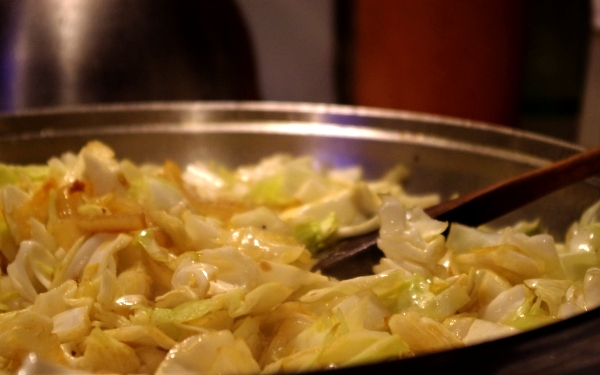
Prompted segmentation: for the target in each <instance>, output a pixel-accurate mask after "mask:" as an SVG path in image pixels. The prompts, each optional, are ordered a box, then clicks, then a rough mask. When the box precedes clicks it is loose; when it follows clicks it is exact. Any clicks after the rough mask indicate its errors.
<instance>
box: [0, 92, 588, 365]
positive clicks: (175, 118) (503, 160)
mask: <svg viewBox="0 0 600 375" xmlns="http://www.w3.org/2000/svg"><path fill="white" fill-rule="evenodd" d="M91 139H98V140H101V141H103V142H106V143H107V144H109V145H110V146H111V147H112V148H113V149H114V150H115V151H116V153H117V155H118V156H119V157H126V158H130V159H131V160H133V161H136V162H144V161H153V162H162V161H163V160H164V159H165V158H170V159H172V160H175V161H177V162H180V163H186V162H189V161H192V160H195V159H214V160H218V161H220V162H223V163H225V164H228V165H231V166H235V165H239V164H244V163H250V162H254V161H257V160H258V159H259V158H261V157H263V156H267V155H270V154H273V153H276V152H286V153H291V154H295V155H302V154H311V155H314V156H316V157H318V158H319V159H320V160H322V161H324V162H326V163H329V164H332V165H335V166H342V165H350V164H360V165H362V166H363V167H364V169H365V171H366V172H367V175H368V176H371V177H376V176H378V175H380V174H381V173H383V172H384V171H385V170H387V169H388V168H390V167H392V166H393V165H395V164H396V163H403V164H405V165H406V166H407V167H408V168H409V169H410V170H411V172H412V174H411V177H410V179H409V181H408V183H407V184H406V189H407V190H408V191H411V192H440V193H441V194H442V198H446V197H448V196H450V195H452V194H454V193H461V192H466V191H469V190H472V189H474V188H476V187H479V186H483V185H486V184H489V183H491V182H493V181H496V180H499V179H502V178H506V177H509V176H511V175H515V174H517V173H520V172H523V171H525V170H528V169H531V168H535V167H538V166H541V165H543V164H545V163H548V162H550V161H552V160H557V159H560V158H564V157H566V156H568V155H571V154H573V153H575V152H578V151H580V150H581V148H580V147H578V146H576V145H573V144H569V143H566V142H562V141H558V140H555V139H550V138H547V137H542V136H538V135H534V134H529V133H524V132H520V131H516V130H512V129H508V128H502V127H499V126H490V125H486V124H481V123H474V122H470V121H465V120H459V119H451V118H443V117H437V116H431V115H423V114H415V113H409V112H398V111H384V110H374V109H366V108H357V107H343V106H331V105H313V104H285V103H238V102H212V103H211V102H207V103H153V104H129V105H110V106H91V107H78V108H71V109H53V110H38V111H31V112H23V113H19V114H11V115H0V161H1V162H4V163H35V162H44V161H46V159H47V158H49V157H50V156H53V155H57V154H60V153H62V152H64V151H67V150H72V151H77V150H78V149H79V148H80V147H81V146H82V145H84V144H85V143H86V142H87V141H89V140H91ZM598 199H600V183H599V182H598V180H597V179H596V178H593V179H589V180H588V181H586V182H584V183H579V184H576V185H574V186H571V187H569V188H567V189H563V190H562V191H559V192H556V193H554V194H552V195H551V196H549V197H547V198H544V199H542V200H540V201H537V202H534V203H532V204H530V205H528V206H526V207H525V208H523V209H521V210H519V211H518V212H514V213H512V214H510V215H507V216H505V217H503V218H500V219H498V220H497V221H496V222H494V223H492V224H495V225H503V224H508V223H511V222H514V221H516V220H518V219H535V218H538V217H539V218H540V219H541V222H542V225H543V226H544V227H545V228H547V230H548V231H549V232H550V233H552V234H554V235H555V236H557V237H558V239H561V236H562V234H563V233H564V232H565V230H566V229H567V227H568V225H570V223H572V222H573V221H574V220H576V219H577V218H578V217H579V216H580V214H581V212H582V211H583V210H584V209H585V208H586V207H587V206H589V205H590V204H592V203H594V202H595V201H596V200H598ZM591 369H597V370H599V371H600V311H591V312H588V313H586V314H583V315H581V316H578V317H575V318H572V319H570V320H567V321H564V322H562V323H559V324H555V325H552V326H548V327H545V328H542V329H538V330H535V331H531V332H527V333H524V334H521V335H517V336H514V337H510V338H506V339H502V340H498V341H495V342H490V343H486V344H481V345H476V346H473V347H469V348H465V349H460V350H453V351H450V352H442V353H437V354H432V355H426V356H421V357H416V358H412V359H408V360H402V361H392V362H387V363H382V364H376V365H370V366H367V368H364V367H358V368H350V369H339V370H334V373H338V372H339V373H364V372H366V371H373V372H377V373H383V372H388V371H389V372H397V373H402V374H411V373H419V374H422V373H423V372H424V371H425V372H427V371H429V370H430V371H435V372H440V373H441V372H443V373H455V372H456V373H463V374H464V373H487V374H574V373H587V372H585V371H591Z"/></svg>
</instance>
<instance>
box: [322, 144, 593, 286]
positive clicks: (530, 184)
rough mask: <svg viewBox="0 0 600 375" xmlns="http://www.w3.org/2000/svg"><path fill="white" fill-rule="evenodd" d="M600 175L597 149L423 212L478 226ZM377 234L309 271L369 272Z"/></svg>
mask: <svg viewBox="0 0 600 375" xmlns="http://www.w3.org/2000/svg"><path fill="white" fill-rule="evenodd" d="M597 173H600V146H599V147H596V148H593V149H590V150H587V151H584V152H582V153H579V154H576V155H574V156H571V157H569V158H566V159H563V160H561V161H558V162H556V163H552V164H550V165H548V166H546V167H543V168H539V169H536V170H533V171H531V172H527V173H524V174H521V175H519V176H516V177H513V178H510V179H508V180H504V181H501V182H498V183H496V184H492V185H490V186H487V187H485V188H483V189H479V190H476V191H474V192H471V193H468V194H465V195H462V196H459V197H458V198H456V199H452V200H449V201H446V202H442V203H440V204H438V205H436V206H433V207H430V208H428V209H426V210H425V212H426V213H427V214H428V215H429V216H431V217H432V218H434V219H437V220H441V221H448V222H457V223H461V224H465V225H470V226H479V225H482V224H485V223H487V222H489V221H491V220H493V219H496V218H498V217H500V216H502V215H504V214H507V213H509V212H511V211H514V210H516V209H517V208H519V207H522V206H524V205H526V204H527V203H530V202H533V201H535V200H536V199H539V198H541V197H543V196H545V195H548V194H550V193H552V192H554V191H556V190H559V189H561V188H563V187H566V186H569V185H571V184H574V183H575V182H578V181H581V180H583V179H585V178H587V177H590V176H592V175H594V174H597ZM378 237H379V233H378V232H373V233H367V234H365V235H362V236H359V237H354V238H348V239H346V240H344V241H342V242H340V243H338V244H337V245H336V246H335V248H333V249H331V252H329V253H328V255H327V256H325V257H323V258H322V259H321V260H319V261H318V262H317V264H315V266H314V267H313V270H315V271H316V270H321V272H322V273H323V274H325V275H329V276H333V277H336V278H338V279H346V278H350V277H356V276H361V275H367V274H370V273H372V267H373V265H375V264H377V263H378V262H379V259H380V258H381V257H382V256H383V253H382V252H381V250H379V249H378V248H377V238H378Z"/></svg>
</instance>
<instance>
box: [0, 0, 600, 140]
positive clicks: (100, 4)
mask: <svg viewBox="0 0 600 375" xmlns="http://www.w3.org/2000/svg"><path fill="white" fill-rule="evenodd" d="M594 9H595V6H594V0H591V1H590V0H568V1H567V0H545V1H535V0H454V1H445V0H419V1H415V0H395V1H388V0H286V1H280V0H237V1H235V0H231V1H227V0H220V1H202V0H197V1H191V0H189V1H186V0H173V1H156V0H154V1H152V0H0V110H1V111H4V112H11V111H19V110H23V109H27V108H36V107H47V106H66V105H75V104H89V103H101V102H138V101H157V100H158V101H164V100H270V101H299V102H319V103H341V104H351V105H364V106H374V107H382V108H393V109H404V110H413V111H420V112H429V113H436V114H442V115H449V116H456V117H462V118H468V119H473V120H476V121H484V122H490V123H494V124H498V125H499V126H506V127H512V128H519V129H525V130H529V131H534V132H537V133H541V134H546V135H550V136H553V137H558V138H561V139H565V140H568V141H575V142H580V143H582V144H585V145H587V146H591V145H593V144H597V143H600V77H599V74H600V65H599V63H598V60H600V56H596V55H600V47H598V46H599V45H600V43H598V42H597V39H598V32H597V31H595V28H594V22H593V20H594V14H595V12H594Z"/></svg>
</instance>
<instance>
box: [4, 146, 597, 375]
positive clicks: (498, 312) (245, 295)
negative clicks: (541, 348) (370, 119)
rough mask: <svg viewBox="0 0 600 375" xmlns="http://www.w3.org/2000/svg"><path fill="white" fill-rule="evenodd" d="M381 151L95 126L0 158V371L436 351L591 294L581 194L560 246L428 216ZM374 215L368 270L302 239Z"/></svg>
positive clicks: (316, 364)
mask: <svg viewBox="0 0 600 375" xmlns="http://www.w3.org/2000/svg"><path fill="white" fill-rule="evenodd" d="M407 173H408V172H407V170H406V168H404V167H402V166H397V167H395V168H393V169H392V170H391V171H390V172H388V173H387V174H386V175H384V176H382V177H381V178H380V179H378V180H373V181H367V180H365V178H364V176H363V172H362V169H361V168H360V167H358V166H353V167H349V168H343V169H341V168H328V167H327V166H324V165H321V164H319V163H318V161H317V160H315V159H313V158H311V157H292V156H290V155H283V154H281V155H274V156H272V157H269V158H265V159H263V160H261V161H259V162H257V163H256V164H254V165H245V166H240V167H237V168H235V169H230V168H227V167H225V166H222V165H219V164H218V163H216V162H213V161H195V162H193V163H190V164H189V165H187V166H185V167H183V168H180V167H179V166H178V165H177V164H175V163H174V162H172V161H165V163H164V164H163V165H151V164H148V165H135V164H134V163H132V162H130V161H128V160H118V159H116V156H115V154H114V152H113V151H112V150H111V149H110V148H109V147H108V146H107V145H104V144H102V143H99V142H90V143H89V144H88V145H86V146H85V147H84V148H83V149H82V150H81V151H80V152H79V153H77V154H75V153H66V154H64V155H62V156H60V157H55V158H52V159H50V160H49V161H48V163H47V164H46V165H34V166H11V165H0V266H1V267H0V271H1V274H0V372H3V371H6V372H16V371H18V370H19V369H20V368H22V369H24V371H25V372H23V373H24V374H25V373H28V374H30V373H35V372H36V371H37V372H48V373H60V372H62V373H90V372H97V373H107V372H111V373H156V374H172V373H177V374H180V373H189V374H192V373H193V374H234V373H235V374H237V373H248V374H252V373H279V372H299V371H311V370H317V369H326V368H335V367H340V366H353V365H359V364H365V363H373V362H378V361H385V360H391V359H399V358H404V357H410V356H414V355H419V354H423V353H431V352H437V351H441V350H448V349H452V348H459V347H463V346H465V345H473V344H477V343H479V342H483V341H489V340H494V339H497V338H500V337H505V336H508V335H513V334H516V333H519V332H522V331H525V330H529V329H533V328H536V327H539V326H541V325H545V324H550V323H552V322H556V321H559V320H561V319H565V318H568V317H570V316H572V315H574V314H578V313H581V312H584V311H587V310H590V309H593V308H596V307H597V306H599V305H600V264H599V262H600V261H599V259H598V255H597V253H598V250H599V249H600V242H599V241H600V240H599V238H600V222H599V221H598V210H600V203H598V204H596V205H594V206H592V207H590V208H589V209H588V210H587V211H586V212H585V213H583V215H582V217H581V219H580V220H579V221H578V222H576V223H574V224H573V226H572V227H571V228H570V229H569V231H568V232H567V234H566V240H565V242H564V243H560V244H558V243H555V241H554V239H553V238H552V237H551V236H549V235H547V234H543V233H539V230H538V226H537V222H527V223H525V222H520V223H516V224H515V225H514V226H511V227H508V228H504V229H502V230H499V231H492V230H490V229H483V228H469V227H466V226H464V225H460V224H453V225H452V226H451V227H450V229H449V234H448V236H447V238H445V237H444V235H443V233H444V232H445V231H446V230H447V228H448V223H445V222H440V221H437V220H433V219H431V218H429V217H428V216H427V215H426V214H425V212H424V211H423V208H424V207H426V206H428V205H432V204H435V203H437V202H438V201H439V197H437V195H435V194H427V195H417V196H411V195H409V194H407V193H406V192H405V191H404V190H403V188H402V185H401V180H402V179H403V178H405V177H406V176H407ZM376 229H379V231H380V238H379V241H378V246H379V247H380V249H381V250H382V251H383V252H384V254H385V257H384V258H382V260H381V262H380V263H379V264H378V265H376V266H375V267H374V269H373V271H374V274H373V275H366V276H362V277H357V278H354V279H349V280H335V279H333V278H330V277H326V276H324V275H321V274H320V273H314V272H311V271H310V269H311V267H312V265H313V264H314V263H315V259H314V257H313V255H314V254H315V253H318V252H319V251H320V250H321V249H322V248H324V247H326V246H328V245H329V244H331V243H333V242H336V241H339V240H341V239H343V238H345V237H349V236H354V235H358V234H362V233H366V232H369V231H372V230H376Z"/></svg>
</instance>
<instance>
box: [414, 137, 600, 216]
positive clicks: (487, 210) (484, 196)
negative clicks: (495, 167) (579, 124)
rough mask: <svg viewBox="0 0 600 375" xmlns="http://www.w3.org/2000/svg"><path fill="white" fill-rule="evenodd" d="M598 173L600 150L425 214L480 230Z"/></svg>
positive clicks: (445, 203)
mask: <svg viewBox="0 0 600 375" xmlns="http://www.w3.org/2000/svg"><path fill="white" fill-rule="evenodd" d="M597 173H600V147H595V148H592V149H590V150H587V151H584V152H581V153H579V154H576V155H573V156H571V157H568V158H566V159H563V160H560V161H558V162H556V163H552V164H549V165H548V166H546V167H542V168H539V169H535V170H533V171H530V172H526V173H524V174H521V175H519V176H516V177H513V178H510V179H508V180H504V181H500V182H498V183H496V184H492V185H490V186H488V187H485V188H483V189H479V190H476V191H473V192H471V193H468V194H465V195H462V196H459V197H458V198H456V199H452V200H449V201H446V202H442V203H440V204H438V205H436V206H433V207H430V208H428V209H426V210H425V212H427V214H428V215H429V216H431V217H433V218H435V219H437V220H441V221H452V222H457V223H461V224H465V225H469V226H479V225H482V224H485V223H487V222H489V221H491V220H493V219H495V218H498V217H500V216H502V215H504V214H507V213H509V212H512V211H514V210H516V209H517V208H520V207H522V206H524V205H526V204H527V203H531V202H533V201H535V200H536V199H539V198H542V197H543V196H546V195H548V194H550V193H552V192H554V191H556V190H559V189H561V188H564V187H566V186H569V185H571V184H573V183H575V182H578V181H581V180H583V179H585V178H587V177H590V176H593V175H594V174H597Z"/></svg>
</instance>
